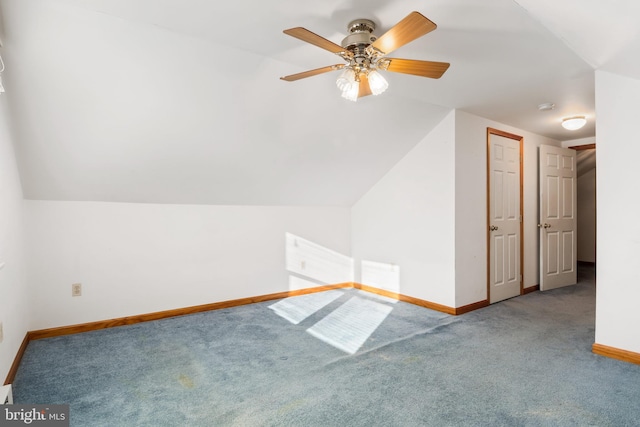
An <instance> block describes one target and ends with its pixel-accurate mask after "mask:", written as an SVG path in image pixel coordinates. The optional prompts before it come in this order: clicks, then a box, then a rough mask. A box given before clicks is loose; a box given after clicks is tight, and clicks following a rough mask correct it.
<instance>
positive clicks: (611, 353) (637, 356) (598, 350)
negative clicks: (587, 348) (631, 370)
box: [591, 343, 640, 365]
mask: <svg viewBox="0 0 640 427" xmlns="http://www.w3.org/2000/svg"><path fill="white" fill-rule="evenodd" d="M591 351H593V352H594V353H595V354H598V355H600V356H605V357H610V358H612V359H617V360H622V361H623V362H629V363H634V364H636V365H640V353H635V352H633V351H628V350H622V349H620V348H615V347H609V346H608V345H603V344H598V343H594V344H593V346H592V347H591Z"/></svg>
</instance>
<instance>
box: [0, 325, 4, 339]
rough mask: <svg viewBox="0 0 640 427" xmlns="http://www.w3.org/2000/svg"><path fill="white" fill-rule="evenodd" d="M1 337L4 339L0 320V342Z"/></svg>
mask: <svg viewBox="0 0 640 427" xmlns="http://www.w3.org/2000/svg"><path fill="white" fill-rule="evenodd" d="M3 339H4V332H3V329H2V322H0V342H2V340H3Z"/></svg>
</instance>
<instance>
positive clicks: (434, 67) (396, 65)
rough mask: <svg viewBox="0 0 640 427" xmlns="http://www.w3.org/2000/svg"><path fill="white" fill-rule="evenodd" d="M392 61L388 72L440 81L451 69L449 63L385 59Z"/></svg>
mask: <svg viewBox="0 0 640 427" xmlns="http://www.w3.org/2000/svg"><path fill="white" fill-rule="evenodd" d="M385 59H386V60H388V61H390V62H389V66H388V67H387V68H386V70H387V71H392V72H394V73H403V74H413V75H414V76H421V77H430V78H432V79H439V78H440V77H442V75H443V74H444V72H445V71H447V69H448V68H449V65H450V64H449V63H448V62H434V61H419V60H417V59H400V58H385Z"/></svg>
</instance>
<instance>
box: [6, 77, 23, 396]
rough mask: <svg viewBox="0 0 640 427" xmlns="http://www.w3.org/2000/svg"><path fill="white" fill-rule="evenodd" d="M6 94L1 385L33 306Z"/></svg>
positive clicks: (20, 195) (20, 190)
mask: <svg viewBox="0 0 640 427" xmlns="http://www.w3.org/2000/svg"><path fill="white" fill-rule="evenodd" d="M7 90H8V89H7ZM6 97H7V94H0V263H4V267H3V268H2V269H1V270H0V322H2V324H3V332H4V340H3V341H2V342H1V343H0V384H2V383H3V382H4V379H5V377H6V375H7V373H8V371H9V368H10V367H11V364H12V363H13V360H14V357H15V356H16V353H17V352H18V348H19V347H20V344H21V343H22V340H23V339H24V337H25V334H26V333H27V330H28V323H29V316H30V314H31V313H30V306H29V302H28V292H27V282H26V278H25V266H24V265H25V258H24V251H23V223H22V208H23V205H22V188H21V186H20V178H19V176H18V170H17V167H16V159H15V156H14V149H13V143H12V136H11V133H10V129H9V126H8V123H9V115H8V111H7V106H6Z"/></svg>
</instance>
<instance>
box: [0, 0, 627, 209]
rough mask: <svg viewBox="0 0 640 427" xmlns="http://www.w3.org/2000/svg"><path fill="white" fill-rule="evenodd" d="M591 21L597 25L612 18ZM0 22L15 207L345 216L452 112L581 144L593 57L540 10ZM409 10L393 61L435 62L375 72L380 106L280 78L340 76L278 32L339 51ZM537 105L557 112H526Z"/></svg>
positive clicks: (453, 5) (283, 6)
mask: <svg viewBox="0 0 640 427" xmlns="http://www.w3.org/2000/svg"><path fill="white" fill-rule="evenodd" d="M539 3H540V4H542V3H544V6H540V4H539ZM572 3H574V4H577V3H578V1H575V0H572ZM586 3H589V4H593V3H597V2H586ZM601 3H603V2H601ZM627 3H628V2H627ZM580 4H583V2H580ZM609 4H611V3H609V2H607V5H609ZM608 9H609V8H605V9H604V11H603V10H598V11H597V13H605V15H604V16H602V19H605V20H606V19H608V16H611V19H617V18H619V16H620V15H624V13H623V12H615V14H613V15H607V13H609V11H608ZM0 10H1V11H2V15H3V29H4V31H3V34H0V37H1V38H2V42H3V47H2V50H1V51H0V53H2V56H3V58H4V59H5V63H6V65H7V69H6V71H5V72H4V73H3V81H4V84H5V88H6V93H5V94H3V95H2V96H3V97H5V98H6V102H8V103H9V106H10V109H11V112H12V120H11V124H12V132H13V134H14V138H15V141H16V144H17V147H16V150H17V155H18V163H19V168H20V174H21V179H22V184H23V190H24V194H25V197H26V198H29V199H45V200H101V201H119V202H148V203H194V204H239V205H327V206H351V205H352V204H353V203H355V202H356V201H357V200H358V199H359V198H360V197H361V196H362V195H363V194H364V193H365V192H366V191H367V190H368V189H369V188H370V187H371V186H372V185H373V184H374V183H375V182H377V181H378V180H379V179H380V178H381V177H382V176H383V175H384V173H385V172H386V171H388V170H389V169H390V168H391V167H392V166H393V165H394V164H395V163H396V162H397V161H398V160H399V159H400V158H402V157H403V156H404V155H406V153H407V152H408V151H409V150H410V149H411V148H412V147H413V146H415V145H416V144H417V143H418V142H419V141H420V140H421V139H422V138H423V137H424V136H425V135H427V134H428V132H429V131H430V130H431V129H433V127H434V126H435V125H436V124H437V123H438V122H440V121H441V120H442V118H443V117H444V116H445V115H446V114H447V113H449V112H450V111H451V110H452V109H455V108H457V109H462V110H465V111H468V112H470V113H473V114H476V115H479V116H482V117H486V118H490V119H493V120H496V121H499V122H501V123H505V124H508V125H512V126H516V127H518V128H521V129H524V130H527V131H531V132H534V133H538V134H541V135H545V136H548V137H550V138H554V139H557V140H568V139H577V138H584V137H589V136H593V135H594V134H595V125H594V122H595V120H594V118H595V112H594V73H593V70H594V67H597V66H599V65H601V64H600V62H601V61H600V60H599V59H598V57H595V59H594V55H595V54H596V53H597V52H600V51H599V50H598V51H597V52H596V51H590V50H589V48H588V46H589V43H587V42H584V44H580V43H582V40H583V39H581V38H580V37H581V34H585V33H586V34H588V33H589V30H590V29H586V30H585V29H581V28H579V22H578V21H579V20H575V22H572V25H573V27H570V29H569V30H565V31H564V32H563V30H562V28H561V20H560V21H558V18H560V16H558V17H555V14H556V13H558V11H559V10H558V7H557V6H556V5H555V4H554V3H552V2H550V1H549V2H546V1H545V2H534V1H533V0H531V1H522V0H519V1H518V2H515V1H513V0H488V1H482V2H480V1H477V0H432V1H429V2H422V1H416V0H399V1H382V0H374V1H364V0H346V1H345V0H342V1H339V0H328V1H323V2H310V1H292V0H273V1H269V2H265V1H259V0H237V1H233V2H212V1H209V0H28V1H25V0H0ZM413 10H418V11H419V12H421V13H423V14H424V15H425V16H427V17H429V18H430V19H431V20H433V21H434V22H435V23H436V24H437V25H438V29H437V30H436V31H434V32H432V33H430V34H428V35H427V36H425V37H422V38H420V39H418V40H416V41H414V42H412V43H410V44H408V45H406V46H404V47H402V48H401V49H398V50H397V51H396V52H394V56H396V57H404V58H413V59H426V60H435V61H445V62H450V63H451V67H450V69H449V70H448V71H447V73H446V74H445V75H444V76H443V77H442V78H441V79H439V80H431V79H425V78H420V77H415V76H409V75H400V74H395V73H387V74H386V75H385V76H386V77H387V79H388V81H389V83H390V88H389V90H388V91H387V92H385V93H384V94H382V95H380V96H378V97H374V96H369V97H366V98H363V99H360V100H359V101H358V102H357V103H351V102H349V101H346V100H344V99H342V98H341V97H340V96H339V92H338V90H337V88H336V86H335V78H336V75H335V74H333V73H330V74H326V75H321V76H316V77H313V78H309V79H305V80H301V81H298V82H293V83H290V82H284V81H281V80H279V77H280V76H283V75H288V74H293V73H296V72H300V71H304V70H307V69H312V68H317V67H321V66H325V65H330V64H334V63H340V60H339V58H337V57H335V56H334V55H332V54H330V53H328V52H326V51H324V50H322V49H319V48H317V47H314V46H312V45H309V44H306V43H303V42H301V41H299V40H297V39H294V38H291V37H288V36H286V35H284V34H282V30H283V29H286V28H291V27H295V26H303V27H305V28H308V29H310V30H311V31H313V32H315V33H317V34H320V35H322V36H324V37H326V38H328V39H329V40H332V41H334V42H336V43H340V41H341V40H342V38H343V37H344V36H345V33H346V25H347V23H348V22H349V21H351V20H353V19H355V18H368V19H372V20H374V21H375V22H376V23H377V24H378V28H379V29H378V31H376V32H377V34H378V35H380V34H382V33H383V32H384V31H386V30H387V29H389V28H391V27H392V26H393V25H394V24H395V23H397V22H398V21H399V20H400V19H402V18H403V17H404V16H406V15H407V14H408V13H409V12H411V11H413ZM549 14H553V15H554V16H552V17H550V16H549ZM561 17H562V18H566V13H563V14H562V15H561ZM625 22H627V21H626V20H625ZM612 25H613V24H612ZM559 26H560V27H559ZM571 28H572V29H571ZM625 28H627V30H628V31H629V32H632V30H633V29H632V28H631V26H630V25H627V26H626V27H625ZM576 40H577V41H576ZM586 40H587V41H588V40H589V38H588V37H587V39H586ZM627 45H629V44H627ZM629 46H636V45H633V44H631V45H629ZM610 49H611V50H614V48H613V47H610ZM574 50H575V51H574ZM576 52H577V53H576ZM578 54H580V55H583V56H584V57H585V59H586V60H585V59H583V58H581V57H580V56H579V55H578ZM621 58H624V57H623V56H621ZM599 61H600V62H599ZM620 61H623V59H620ZM623 65H624V64H622V65H620V66H623ZM612 67H613V65H612ZM613 68H614V69H617V66H616V67H613ZM543 102H554V103H555V104H556V106H557V107H556V109H555V110H553V111H548V112H539V111H538V110H537V105H538V104H540V103H543ZM574 114H585V115H587V116H588V117H589V119H590V120H589V125H587V126H586V127H585V128H584V129H583V130H581V131H578V132H575V133H569V132H568V131H565V130H563V129H562V128H561V127H560V126H559V123H560V120H561V118H562V117H565V116H568V115H574Z"/></svg>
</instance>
